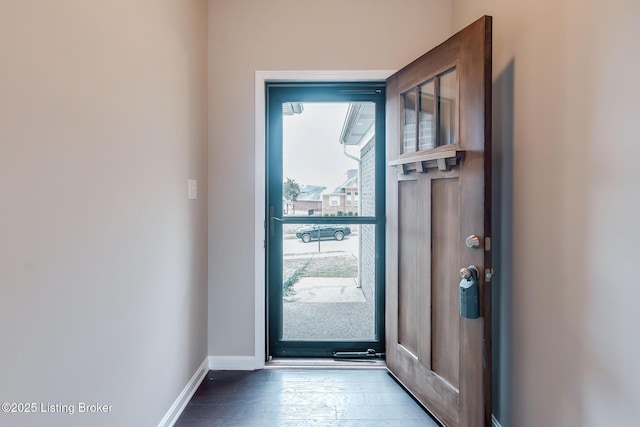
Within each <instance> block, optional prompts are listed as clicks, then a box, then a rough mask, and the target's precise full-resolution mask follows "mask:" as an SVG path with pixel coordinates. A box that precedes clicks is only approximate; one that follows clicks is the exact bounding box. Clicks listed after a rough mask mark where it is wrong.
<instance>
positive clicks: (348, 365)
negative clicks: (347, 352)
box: [264, 357, 387, 369]
mask: <svg viewBox="0 0 640 427" xmlns="http://www.w3.org/2000/svg"><path fill="white" fill-rule="evenodd" d="M264 367H265V369H281V368H305V369H327V368H329V369H387V364H386V363H385V361H384V360H334V359H329V358H306V357H304V358H294V357H274V358H273V359H271V360H269V361H267V362H266V363H265V365H264Z"/></svg>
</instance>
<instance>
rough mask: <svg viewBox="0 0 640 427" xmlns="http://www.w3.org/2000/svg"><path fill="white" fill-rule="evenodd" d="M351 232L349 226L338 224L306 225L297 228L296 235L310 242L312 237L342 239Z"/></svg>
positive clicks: (314, 238) (315, 238)
mask: <svg viewBox="0 0 640 427" xmlns="http://www.w3.org/2000/svg"><path fill="white" fill-rule="evenodd" d="M349 234H351V229H350V228H349V226H347V225H336V224H314V225H306V226H304V227H300V228H298V229H297V230H296V237H298V238H300V239H302V241H303V242H305V243H309V242H310V241H311V240H312V239H313V240H318V238H320V239H336V240H342V239H344V236H347V235H349Z"/></svg>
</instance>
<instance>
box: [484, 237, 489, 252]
mask: <svg viewBox="0 0 640 427" xmlns="http://www.w3.org/2000/svg"><path fill="white" fill-rule="evenodd" d="M484 250H485V251H487V252H491V237H485V238H484Z"/></svg>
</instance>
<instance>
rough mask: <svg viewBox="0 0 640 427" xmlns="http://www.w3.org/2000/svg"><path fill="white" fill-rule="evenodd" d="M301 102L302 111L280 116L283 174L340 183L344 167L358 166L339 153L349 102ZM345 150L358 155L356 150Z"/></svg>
mask: <svg viewBox="0 0 640 427" xmlns="http://www.w3.org/2000/svg"><path fill="white" fill-rule="evenodd" d="M303 105H304V110H303V112H302V114H294V115H293V116H283V136H284V144H283V163H284V166H283V169H284V170H283V178H284V179H286V178H293V179H294V180H295V181H296V182H297V183H298V184H300V185H304V184H306V185H320V186H323V187H327V189H329V190H332V189H333V188H335V187H337V186H338V185H340V184H341V183H342V181H343V180H344V178H345V177H344V174H345V172H346V171H347V169H356V168H357V167H358V163H357V162H356V161H355V160H352V159H349V158H347V157H346V156H345V155H344V154H343V148H342V144H340V132H342V126H343V124H344V119H345V117H346V114H347V109H348V107H349V103H348V102H345V103H304V104H303ZM347 150H349V153H351V154H352V155H355V156H356V157H359V154H358V150H356V149H354V148H349V147H348V148H347Z"/></svg>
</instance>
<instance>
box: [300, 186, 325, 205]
mask: <svg viewBox="0 0 640 427" xmlns="http://www.w3.org/2000/svg"><path fill="white" fill-rule="evenodd" d="M326 188H327V187H322V186H320V185H301V186H300V194H298V200H299V201H301V202H305V201H313V202H318V201H321V200H322V192H323V191H324V190H326Z"/></svg>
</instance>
